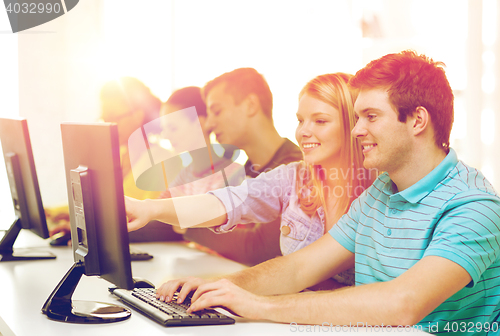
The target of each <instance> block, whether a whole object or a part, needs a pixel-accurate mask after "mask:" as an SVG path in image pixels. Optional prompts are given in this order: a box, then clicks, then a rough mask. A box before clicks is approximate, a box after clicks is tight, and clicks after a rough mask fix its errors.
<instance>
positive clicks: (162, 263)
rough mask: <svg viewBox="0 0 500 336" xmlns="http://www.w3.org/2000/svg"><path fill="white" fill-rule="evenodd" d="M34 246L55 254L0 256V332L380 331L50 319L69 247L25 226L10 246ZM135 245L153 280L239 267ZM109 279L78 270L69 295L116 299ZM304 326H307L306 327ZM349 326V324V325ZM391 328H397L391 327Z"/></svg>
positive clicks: (191, 252)
mask: <svg viewBox="0 0 500 336" xmlns="http://www.w3.org/2000/svg"><path fill="white" fill-rule="evenodd" d="M24 246H31V247H32V246H36V247H37V248H41V249H43V250H47V249H50V251H51V252H53V253H54V254H56V255H57V259H55V260H40V261H24V262H3V263H0V285H1V286H2V293H1V294H0V334H2V335H3V336H12V335H16V336H33V335H37V336H54V335H64V336H73V335H74V336H77V335H86V336H88V335H92V336H100V335H103V336H104V335H106V336H112V335H120V336H124V335H134V336H135V335H144V334H146V335H148V336H155V335H204V336H211V335H214V336H215V335H217V336H220V335H249V336H250V335H252V336H253V335H259V336H265V335H273V336H274V335H297V334H306V335H311V334H313V335H315V334H330V335H335V334H342V335H346V334H356V335H368V334H369V335H374V334H380V332H381V331H380V330H378V331H376V330H369V329H363V328H359V329H358V332H357V333H354V332H349V331H348V330H349V328H346V329H345V330H346V331H345V332H336V331H335V330H334V328H331V327H328V328H326V327H322V328H320V327H319V326H316V328H315V329H312V328H313V327H312V326H310V327H308V326H290V325H288V324H280V323H272V322H265V321H250V320H247V319H242V318H235V319H236V324H234V325H226V326H198V327H175V328H165V327H163V326H161V325H159V324H157V323H156V322H154V321H152V320H150V319H149V318H147V317H145V316H143V315H142V314H140V313H138V312H135V311H133V310H132V316H131V318H129V319H128V320H126V321H122V322H117V323H110V324H100V325H82V324H71V323H62V322H56V321H52V320H50V319H48V318H47V316H45V315H44V314H42V313H41V307H42V305H43V304H44V302H45V300H46V299H47V297H48V296H49V294H50V293H51V292H52V290H53V289H54V287H55V286H56V285H57V284H58V282H59V281H60V280H61V278H62V277H63V276H64V274H65V273H66V272H67V271H68V269H69V268H70V267H71V266H72V265H73V255H72V252H71V248H70V247H67V246H65V247H50V246H49V245H48V241H43V240H42V239H40V238H39V237H37V236H35V235H34V234H32V233H31V232H29V231H26V230H22V232H21V234H20V236H19V239H18V241H16V248H18V247H24ZM134 246H137V247H138V248H140V249H142V250H144V251H146V252H149V253H150V254H152V255H154V258H153V259H151V260H149V261H134V262H132V272H133V275H134V277H142V278H146V279H148V280H150V281H151V282H153V283H154V284H155V285H156V286H158V285H160V284H162V283H163V282H165V281H167V280H169V279H173V278H177V277H184V276H189V275H191V276H199V277H210V276H214V275H220V274H226V273H230V272H235V271H238V270H241V269H243V268H245V266H243V265H241V264H238V263H236V262H233V261H230V260H227V259H224V258H220V257H217V256H213V255H209V254H206V253H204V252H201V251H198V250H196V249H192V248H190V247H188V246H186V245H183V244H180V243H144V244H134ZM109 286H110V284H109V283H108V282H107V281H106V280H103V279H99V278H97V277H86V276H83V277H82V279H81V281H80V283H79V284H78V287H77V289H76V291H75V293H74V295H73V298H74V299H75V300H89V301H101V302H110V303H118V304H121V303H120V302H119V301H118V300H117V299H116V298H115V297H114V296H112V295H111V294H109V292H108V290H107V288H108V287H109ZM2 320H3V321H2ZM308 328H309V329H308ZM351 330H352V329H351ZM391 334H398V333H397V332H396V330H392V332H391ZM399 334H402V335H403V334H404V335H424V334H426V333H424V332H421V331H415V330H413V331H411V332H404V331H403V332H400V333H399Z"/></svg>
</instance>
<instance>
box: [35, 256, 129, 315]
mask: <svg viewBox="0 0 500 336" xmlns="http://www.w3.org/2000/svg"><path fill="white" fill-rule="evenodd" d="M83 274H85V266H84V264H83V263H82V262H77V263H75V264H73V266H72V267H71V269H70V270H69V271H68V272H67V273H66V275H65V276H64V277H63V278H62V280H61V281H60V282H59V284H58V285H57V287H56V288H55V289H54V291H53V292H52V294H50V296H49V298H48V299H47V301H46V302H45V304H44V305H43V307H42V312H43V313H44V314H46V315H47V316H48V317H49V318H50V319H53V320H57V321H61V322H69V323H90V324H97V323H111V322H119V321H123V320H126V319H128V318H129V317H130V315H131V312H130V310H129V309H127V308H125V307H122V306H118V305H113V304H109V303H103V302H92V301H76V300H72V298H71V297H72V296H73V292H74V291H75V289H76V286H77V285H78V282H79V281H80V279H81V277H82V275H83Z"/></svg>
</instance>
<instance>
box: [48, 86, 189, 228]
mask: <svg viewBox="0 0 500 336" xmlns="http://www.w3.org/2000/svg"><path fill="white" fill-rule="evenodd" d="M99 98H100V105H101V115H100V120H101V121H104V122H111V123H116V124H117V127H118V139H119V140H118V141H119V143H120V159H121V164H122V174H123V190H124V194H125V195H127V196H130V197H134V198H138V199H146V198H157V197H159V195H160V192H159V191H146V190H141V189H139V188H138V187H137V186H136V184H135V180H134V176H133V174H132V165H134V164H136V163H137V162H138V161H139V160H141V156H143V155H144V153H141V152H140V151H139V150H134V148H129V146H128V138H129V137H130V135H131V134H132V133H133V132H134V131H135V130H137V129H138V128H140V127H141V126H143V125H145V124H147V123H149V122H150V121H153V120H155V119H157V118H158V117H159V112H160V107H161V101H160V99H159V98H158V97H156V96H155V95H153V94H152V93H151V90H150V89H149V88H148V87H147V86H146V85H145V84H144V83H142V82H141V81H140V80H138V79H136V78H133V77H123V78H120V79H119V80H112V81H109V82H106V83H105V84H104V85H103V87H102V88H101V91H100V96H99ZM152 124H153V125H154V123H152ZM151 131H152V135H153V136H154V134H159V133H160V131H161V129H160V128H156V129H154V128H153V129H152V130H151ZM152 142H154V141H152ZM171 166H172V167H171V169H172V170H175V169H176V170H177V171H179V170H180V168H181V163H180V160H177V161H175V162H172V163H171ZM46 213H47V216H48V218H49V219H50V220H51V221H52V222H55V223H58V224H59V225H57V226H56V227H54V228H53V229H52V230H51V235H54V234H56V233H59V232H62V233H65V234H69V231H70V227H69V215H68V208H67V206H62V207H58V208H53V209H47V211H46ZM133 235H137V233H135V234H133Z"/></svg>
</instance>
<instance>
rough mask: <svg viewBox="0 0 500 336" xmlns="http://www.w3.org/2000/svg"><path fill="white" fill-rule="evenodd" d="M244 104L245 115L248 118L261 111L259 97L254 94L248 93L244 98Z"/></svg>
mask: <svg viewBox="0 0 500 336" xmlns="http://www.w3.org/2000/svg"><path fill="white" fill-rule="evenodd" d="M245 103H246V104H247V115H248V116H249V117H253V116H254V115H256V114H257V113H258V112H259V111H260V110H261V107H260V100H259V97H257V95H256V94H255V93H250V94H249V95H248V96H247V97H246V98H245Z"/></svg>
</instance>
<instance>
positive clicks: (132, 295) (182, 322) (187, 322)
mask: <svg viewBox="0 0 500 336" xmlns="http://www.w3.org/2000/svg"><path fill="white" fill-rule="evenodd" d="M112 293H113V294H115V295H116V296H118V297H119V298H120V299H121V300H122V301H123V302H125V303H126V304H127V305H129V306H131V307H132V308H134V309H136V310H138V311H140V312H141V313H143V314H145V315H147V316H148V317H150V318H152V319H153V320H155V321H156V322H158V323H160V324H161V325H164V326H196V325H214V324H233V323H234V319H232V318H230V317H228V316H226V315H224V314H221V313H219V312H217V311H216V310H213V309H204V310H200V311H197V312H193V313H191V314H188V313H187V312H186V310H187V309H188V308H189V305H190V304H191V301H190V298H189V297H187V298H186V300H184V302H183V303H181V304H178V303H177V302H174V301H176V300H177V297H176V296H174V299H173V300H172V301H171V302H163V301H160V300H158V299H157V298H156V289H154V288H135V289H134V290H125V289H114V290H113V291H112Z"/></svg>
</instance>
